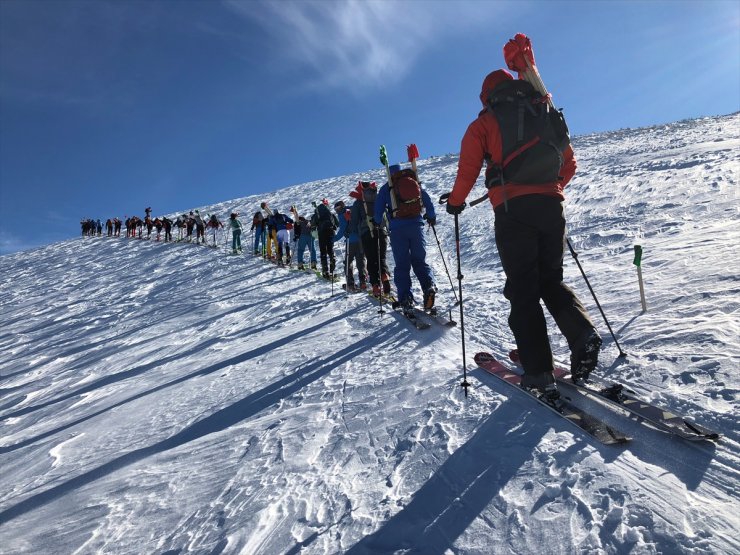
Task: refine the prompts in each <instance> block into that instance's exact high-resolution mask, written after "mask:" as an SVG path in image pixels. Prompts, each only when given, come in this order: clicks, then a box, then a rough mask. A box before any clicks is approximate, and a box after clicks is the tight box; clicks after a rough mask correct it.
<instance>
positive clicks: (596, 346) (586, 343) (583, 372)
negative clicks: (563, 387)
mask: <svg viewBox="0 0 740 555" xmlns="http://www.w3.org/2000/svg"><path fill="white" fill-rule="evenodd" d="M600 349H601V336H599V334H598V333H597V332H596V330H594V329H592V330H590V331H588V332H586V333H584V334H583V336H582V337H581V339H580V340H579V341H578V343H577V344H576V347H575V348H574V349H573V352H572V354H571V355H570V375H571V379H572V380H573V382H574V383H582V382H585V381H587V380H588V377H589V375H590V374H591V372H593V369H594V368H596V363H597V362H598V360H599V350H600Z"/></svg>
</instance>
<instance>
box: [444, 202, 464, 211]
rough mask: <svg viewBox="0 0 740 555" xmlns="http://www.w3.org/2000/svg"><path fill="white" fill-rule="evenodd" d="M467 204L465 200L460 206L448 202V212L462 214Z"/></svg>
mask: <svg viewBox="0 0 740 555" xmlns="http://www.w3.org/2000/svg"><path fill="white" fill-rule="evenodd" d="M466 206H467V204H465V203H464V202H463V203H462V204H461V205H460V206H455V205H454V204H450V203H449V202H448V203H447V213H448V214H461V213H462V211H463V210H465V207H466Z"/></svg>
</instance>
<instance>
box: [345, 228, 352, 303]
mask: <svg viewBox="0 0 740 555" xmlns="http://www.w3.org/2000/svg"><path fill="white" fill-rule="evenodd" d="M352 277H353V278H354V276H352ZM344 289H345V291H347V295H349V237H345V238H344Z"/></svg>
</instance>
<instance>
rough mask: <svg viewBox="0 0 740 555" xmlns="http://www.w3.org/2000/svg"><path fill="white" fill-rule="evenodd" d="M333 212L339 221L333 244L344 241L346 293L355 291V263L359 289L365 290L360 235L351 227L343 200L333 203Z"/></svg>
mask: <svg viewBox="0 0 740 555" xmlns="http://www.w3.org/2000/svg"><path fill="white" fill-rule="evenodd" d="M334 211H335V212H336V213H337V218H338V219H339V228H337V232H336V234H335V235H334V239H333V242H334V243H336V242H337V241H344V240H346V243H347V245H346V247H347V248H346V252H345V253H344V273H345V277H346V281H347V283H346V288H347V290H348V291H353V290H355V276H354V273H355V272H354V263H355V262H357V275H358V276H359V277H360V289H362V290H363V291H364V290H365V289H367V273H366V271H365V252H364V250H363V249H362V242H361V241H360V234H359V233H358V232H357V226H353V225H352V223H351V221H350V217H351V213H350V211H349V210H348V209H347V207H346V205H345V204H344V201H343V200H338V201H337V202H335V203H334Z"/></svg>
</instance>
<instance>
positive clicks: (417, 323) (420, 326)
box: [391, 305, 432, 330]
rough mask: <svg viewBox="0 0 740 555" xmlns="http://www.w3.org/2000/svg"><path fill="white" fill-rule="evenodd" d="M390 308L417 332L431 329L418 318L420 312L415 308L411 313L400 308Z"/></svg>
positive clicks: (427, 323)
mask: <svg viewBox="0 0 740 555" xmlns="http://www.w3.org/2000/svg"><path fill="white" fill-rule="evenodd" d="M391 306H392V307H393V311H394V312H396V313H397V314H400V315H401V316H403V317H404V318H406V319H407V320H408V321H409V322H411V323H412V324H413V325H414V327H415V328H416V329H417V330H428V329H429V328H431V327H432V324H430V323H429V322H425V321H424V320H422V319H421V318H419V312H421V311H420V310H418V309H416V308H415V309H414V310H413V311H405V310H403V309H402V308H401V307H400V306H397V307H396V306H393V305H391Z"/></svg>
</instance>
